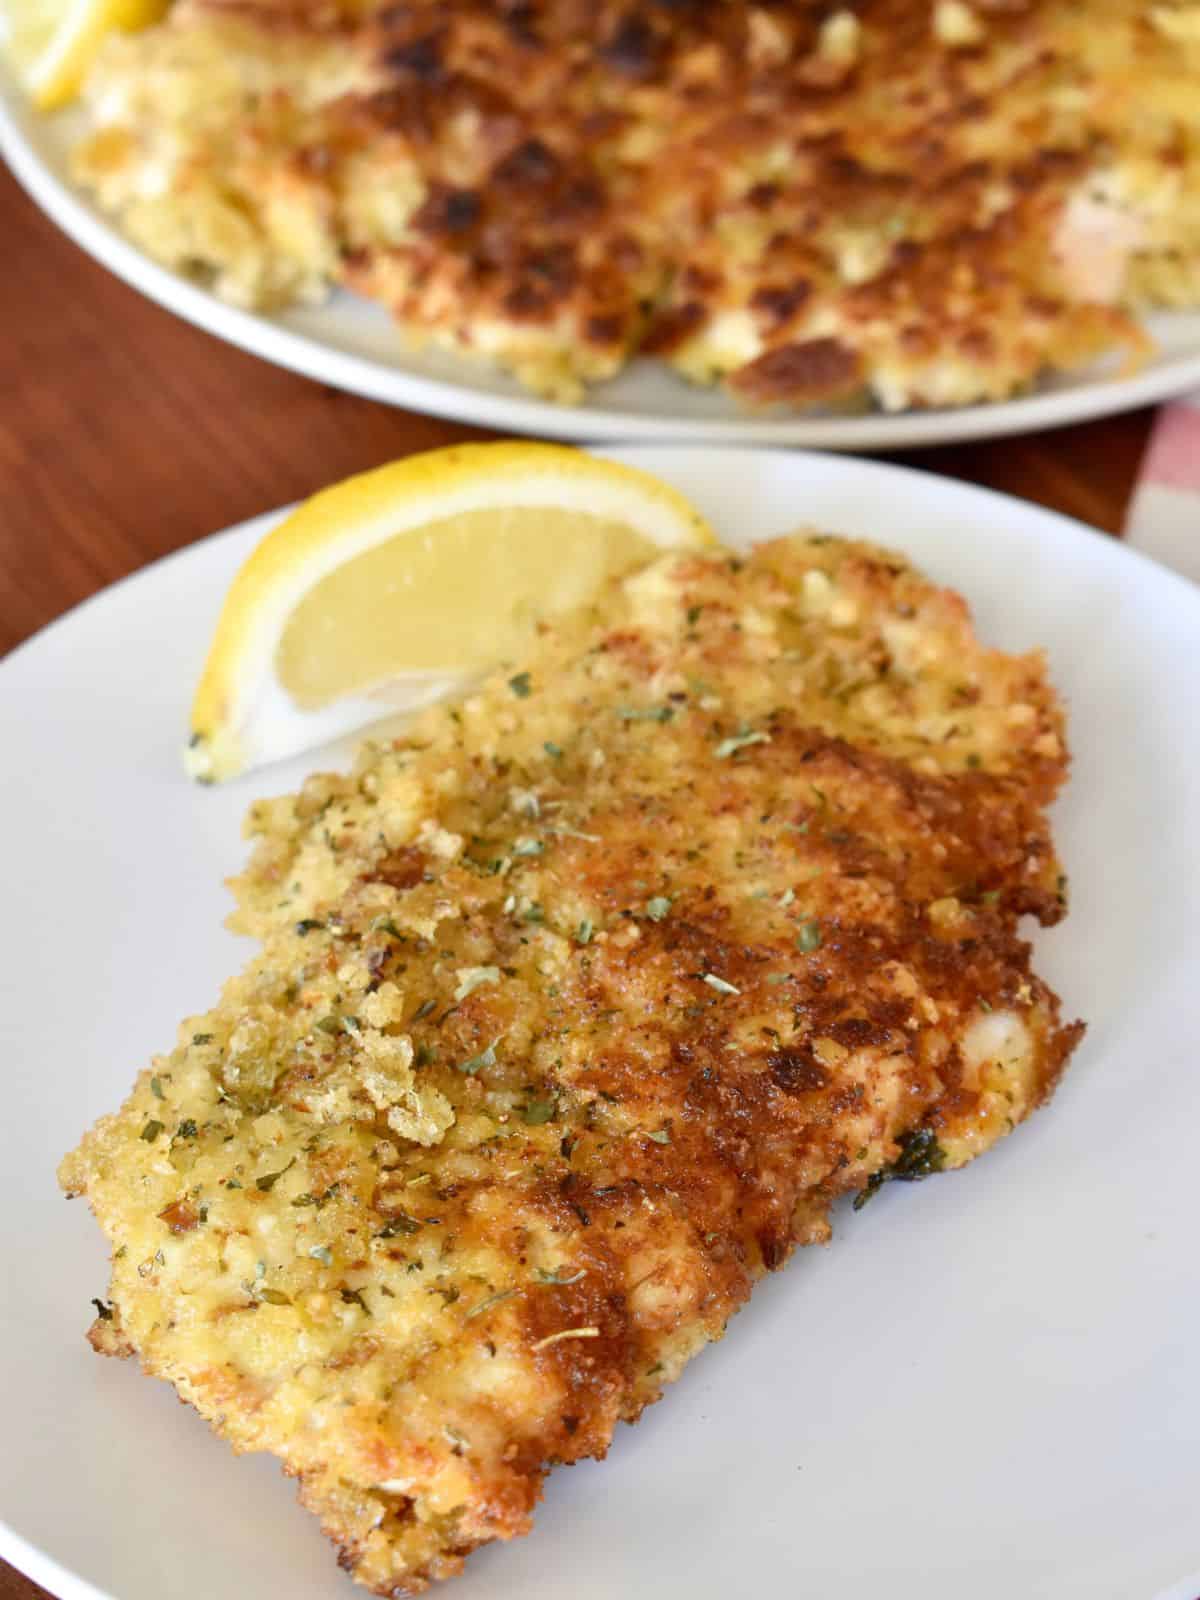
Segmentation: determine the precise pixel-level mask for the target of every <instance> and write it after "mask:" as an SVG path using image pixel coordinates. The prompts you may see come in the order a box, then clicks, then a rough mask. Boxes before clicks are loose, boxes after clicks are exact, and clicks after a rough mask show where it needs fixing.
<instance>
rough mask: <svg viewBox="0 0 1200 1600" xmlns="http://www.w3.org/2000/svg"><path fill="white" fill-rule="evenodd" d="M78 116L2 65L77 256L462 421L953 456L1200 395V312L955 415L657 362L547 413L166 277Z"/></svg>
mask: <svg viewBox="0 0 1200 1600" xmlns="http://www.w3.org/2000/svg"><path fill="white" fill-rule="evenodd" d="M78 127H79V123H78V121H77V119H76V117H75V115H74V114H73V113H70V112H67V113H60V114H59V115H57V116H55V117H49V118H47V117H42V116H38V115H37V114H36V113H35V112H33V111H32V110H31V109H30V108H29V105H28V103H27V101H26V100H25V97H24V95H23V94H22V93H21V91H20V89H19V88H18V87H17V85H16V84H15V82H14V81H13V78H12V75H11V73H7V72H6V71H5V69H4V66H3V63H2V62H0V155H2V156H3V157H4V159H5V160H6V161H7V162H8V164H9V166H10V167H11V168H12V170H13V172H14V173H15V175H16V176H17V178H18V179H19V180H20V181H21V183H22V184H23V185H24V186H25V188H26V189H27V190H28V191H29V193H30V194H31V195H32V196H33V198H34V199H35V200H36V201H37V203H38V204H39V205H40V206H41V207H42V209H43V210H44V211H45V212H46V213H47V214H48V215H49V216H50V217H52V218H53V220H54V221H55V222H56V223H58V225H59V227H60V228H62V230H63V231H64V232H65V233H67V234H69V235H70V237H71V238H72V239H74V241H75V243H76V244H78V245H80V246H81V247H82V248H83V249H84V250H86V251H87V252H88V253H89V255H92V256H94V257H95V258H96V260H97V261H99V262H101V263H102V264H103V265H104V266H106V267H107V268H108V269H109V270H110V271H111V272H115V273H116V274H117V276H118V277H120V278H123V279H124V280H125V282H126V283H129V284H132V285H133V287H134V288H135V289H139V290H140V291H141V292H142V293H143V294H145V295H147V296H149V298H150V299H151V300H155V301H157V302H158V303H159V305H163V306H166V307H167V309H168V310H170V311H174V312H175V313H176V314H177V315H178V316H181V317H183V318H185V319H186V320H187V321H188V322H194V323H196V324H197V325H198V326H199V327H201V328H206V329H207V330H208V331H209V332H210V333H215V334H216V335H217V336H218V337H219V338H222V339H227V340H228V341H229V343H230V344H235V345H238V346H240V347H241V348H242V349H243V350H250V351H252V352H253V353H254V354H255V355H259V356H262V357H263V358H264V359H265V360H267V361H273V362H275V363H276V365H278V366H281V367H289V368H290V369H291V370H292V371H294V372H300V373H303V374H304V375H305V376H306V377H309V378H315V379H316V380H317V381H318V382H320V383H327V384H332V385H334V386H335V387H336V388H339V389H348V390H350V391H351V392H352V393H354V394H363V395H367V396H368V397H369V398H370V399H372V400H382V401H385V402H386V403H387V404H389V405H396V406H406V407H408V408H410V409H411V410H414V411H424V412H429V413H432V414H433V415H435V416H442V417H451V418H453V419H454V420H455V421H458V422H473V423H477V424H479V425H480V426H482V427H489V428H499V429H502V430H503V431H505V432H509V433H512V432H523V433H540V434H543V435H546V436H549V437H553V438H560V439H591V440H605V439H611V440H619V439H641V440H665V439H673V440H686V441H689V442H691V443H700V442H708V443H713V442H717V441H720V442H722V443H727V444H754V445H766V444H793V445H805V446H808V447H809V448H810V449H822V450H884V449H889V450H890V449H903V448H912V447H914V446H918V445H933V444H949V443H951V442H952V441H954V440H958V439H982V438H989V437H993V436H998V435H1002V434H1010V433H1029V432H1032V431H1034V430H1035V429H1039V428H1056V427H1060V426H1062V425H1063V424H1065V423H1069V422H1083V421H1086V420H1087V419H1088V418H1090V417H1102V416H1108V415H1110V414H1111V413H1113V412H1117V411H1131V410H1133V409H1134V408H1135V407H1137V406H1144V405H1150V404H1153V403H1154V402H1155V401H1158V400H1162V399H1165V398H1166V397H1168V396H1170V395H1176V394H1182V393H1184V392H1185V391H1186V390H1188V389H1191V388H1195V387H1197V386H1200V312H1196V313H1190V312H1189V313H1183V312H1178V313H1172V314H1170V315H1163V316H1157V317H1152V318H1150V319H1149V326H1150V328H1151V331H1152V332H1153V334H1154V336H1155V338H1156V339H1157V340H1158V343H1159V352H1158V355H1157V356H1156V357H1155V359H1154V360H1153V361H1151V362H1150V363H1149V364H1148V365H1147V366H1146V367H1145V368H1144V369H1143V370H1142V371H1141V372H1139V373H1138V374H1137V375H1136V376H1135V377H1132V378H1121V379H1118V378H1113V377H1111V376H1109V375H1108V372H1107V370H1106V369H1107V368H1111V366H1112V363H1101V364H1098V365H1097V366H1096V367H1094V368H1093V369H1091V370H1090V371H1088V372H1085V373H1079V374H1075V375H1074V376H1070V377H1058V378H1055V379H1051V380H1049V381H1048V382H1047V383H1045V384H1044V385H1043V386H1042V387H1041V388H1040V389H1039V391H1038V392H1037V393H1036V394H1033V395H1028V396H1024V397H1022V398H1020V399H1017V400H1009V401H1005V402H1003V403H1001V404H993V405H979V406H970V407H966V408H958V409H953V410H938V411H914V412H908V413H901V414H899V415H895V414H891V415H889V414H887V413H883V412H878V413H873V414H870V415H866V416H859V417H821V416H813V415H807V416H793V417H778V416H772V417H755V416H752V415H748V414H747V413H746V412H745V411H744V410H742V409H740V408H739V407H738V406H737V405H736V403H735V402H734V401H733V400H732V399H731V398H730V397H729V396H728V395H726V394H724V393H723V392H721V391H719V390H708V389H699V388H696V387H695V386H693V385H691V384H686V383H684V382H683V380H682V379H681V378H677V377H675V376H674V375H673V374H672V373H671V372H669V371H668V370H667V368H666V367H664V366H663V365H662V364H661V363H656V362H651V361H636V362H634V363H633V364H632V365H631V366H630V367H629V368H628V369H627V370H626V371H625V372H624V373H622V375H621V376H620V377H618V378H616V379H614V380H613V381H612V382H611V383H607V384H603V385H601V386H600V387H598V388H596V389H594V390H593V391H592V392H591V394H590V395H589V397H588V400H587V403H586V404H584V405H579V406H559V405H553V404H551V403H550V402H548V401H545V400H539V399H536V398H535V397H533V396H532V395H530V394H529V392H528V390H526V389H523V388H521V387H520V386H519V385H518V384H516V383H515V382H513V381H512V380H511V379H509V378H506V377H504V376H503V375H502V374H500V373H493V372H489V371H488V370H487V369H486V368H484V367H479V366H476V365H475V364H474V363H471V362H468V361H465V360H461V359H458V358H456V357H454V356H452V355H449V354H447V353H438V352H429V353H417V352H413V351H411V350H408V349H407V348H406V347H405V346H404V344H403V343H402V341H401V339H400V337H399V335H398V334H397V332H396V330H395V328H394V327H393V326H392V324H391V321H390V319H389V317H388V315H387V313H386V312H385V311H384V310H383V309H382V307H380V306H376V305H373V304H372V303H370V302H369V301H366V300H362V299H359V298H358V297H357V296H355V295H351V294H346V293H338V294H335V295H334V296H333V297H332V298H331V299H330V300H329V301H327V302H326V303H325V304H324V305H322V306H319V307H316V308H313V307H307V308H299V309H296V310H291V311H283V312H279V313H277V314H273V315H271V316H264V315H258V314H256V313H253V312H247V311H238V310H235V309H234V308H233V307H232V306H228V305H225V304H224V303H223V302H222V301H220V300H218V299H217V298H216V297H215V296H214V295H211V294H209V293H208V292H207V291H206V290H204V289H201V288H199V287H197V286H196V285H195V284H192V283H189V282H187V281H186V280H185V279H184V278H181V277H178V276H177V275H176V274H175V273H173V272H169V271H167V270H166V268H164V267H160V266H158V265H157V264H156V263H155V262H153V261H151V260H150V258H149V257H148V256H145V255H143V254H142V252H141V251H140V250H138V249H137V247H136V246H134V245H132V244H130V243H129V242H128V241H127V240H126V239H125V238H123V236H122V235H121V234H120V232H119V231H118V230H117V229H116V228H115V227H114V226H113V225H112V223H111V222H110V221H109V220H108V219H107V218H105V217H104V216H103V215H102V214H101V213H100V212H99V211H97V210H96V209H95V208H94V207H93V206H92V205H91V204H90V202H89V201H88V200H87V199H86V198H85V197H84V196H83V195H82V193H80V192H79V191H78V190H76V189H75V188H74V186H73V185H72V184H71V182H70V179H69V177H68V175H67V173H68V167H67V152H68V150H69V149H70V146H71V144H72V143H73V142H74V138H75V136H76V134H77V130H78Z"/></svg>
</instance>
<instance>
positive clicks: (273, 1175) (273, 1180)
mask: <svg viewBox="0 0 1200 1600" xmlns="http://www.w3.org/2000/svg"><path fill="white" fill-rule="evenodd" d="M295 1165H296V1158H295V1156H293V1157H292V1159H291V1160H290V1161H289V1162H288V1164H287V1166H286V1167H280V1169H279V1171H278V1172H264V1173H263V1175H262V1177H261V1178H255V1180H254V1187H255V1188H256V1189H261V1190H262V1192H263V1194H270V1192H271V1190H272V1189H273V1188H274V1187H275V1185H276V1184H277V1183H278V1182H279V1180H280V1178H282V1177H283V1175H284V1173H285V1172H290V1171H291V1170H292V1168H293V1167H294V1166H295Z"/></svg>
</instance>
